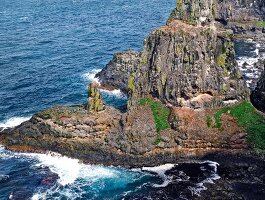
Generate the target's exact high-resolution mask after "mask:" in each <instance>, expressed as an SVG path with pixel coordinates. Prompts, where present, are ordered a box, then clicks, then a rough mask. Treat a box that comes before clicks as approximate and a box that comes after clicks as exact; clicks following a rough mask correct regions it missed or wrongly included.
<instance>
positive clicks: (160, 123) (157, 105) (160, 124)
mask: <svg viewBox="0 0 265 200" xmlns="http://www.w3.org/2000/svg"><path fill="white" fill-rule="evenodd" d="M139 105H142V106H144V105H149V106H150V108H151V110H152V112H153V115H154V120H155V124H156V130H157V132H158V133H160V132H161V131H162V130H165V129H167V128H170V125H169V123H168V117H169V114H170V110H169V108H167V107H166V106H165V105H163V104H162V103H161V102H158V101H155V100H153V99H151V98H143V99H141V100H140V101H139Z"/></svg>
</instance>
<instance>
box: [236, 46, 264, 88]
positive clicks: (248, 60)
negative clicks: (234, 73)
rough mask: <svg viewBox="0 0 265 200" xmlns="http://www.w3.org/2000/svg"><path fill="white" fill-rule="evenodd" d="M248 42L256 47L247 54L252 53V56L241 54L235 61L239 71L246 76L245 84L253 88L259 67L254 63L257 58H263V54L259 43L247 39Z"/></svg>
mask: <svg viewBox="0 0 265 200" xmlns="http://www.w3.org/2000/svg"><path fill="white" fill-rule="evenodd" d="M248 42H249V43H253V44H255V46H256V48H255V50H253V53H254V55H253V53H251V52H250V54H249V55H253V56H252V57H249V56H243V57H238V58H237V63H238V65H239V69H240V71H241V72H242V73H243V74H244V76H245V77H246V78H247V80H246V82H247V86H248V87H250V88H252V89H254V88H255V84H256V82H257V80H258V78H259V76H260V73H261V69H258V68H256V67H255V63H257V62H258V61H259V59H264V56H265V55H263V54H262V53H261V52H260V49H262V48H263V47H262V46H261V44H259V43H254V42H253V41H248Z"/></svg>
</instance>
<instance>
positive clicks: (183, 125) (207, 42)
mask: <svg viewBox="0 0 265 200" xmlns="http://www.w3.org/2000/svg"><path fill="white" fill-rule="evenodd" d="M189 2H190V3H191V4H190V3H189ZM206 2H208V3H209V4H207V3H206ZM214 2H215V1H210V0H209V1H203V0H201V1H179V2H178V5H177V9H178V13H179V14H178V15H177V18H176V19H175V18H171V19H170V20H168V23H167V25H165V26H163V27H160V28H158V29H156V30H154V31H152V32H151V33H150V34H149V36H148V37H147V38H146V40H145V42H144V48H143V52H141V53H137V52H133V51H128V52H124V53H117V54H115V55H114V57H113V60H112V61H110V63H109V64H107V66H106V67H105V68H104V69H103V70H102V71H101V72H100V73H99V74H97V77H98V78H99V80H100V82H101V86H100V87H105V88H111V89H112V88H119V89H121V90H122V91H124V92H125V93H126V94H127V95H128V97H129V100H128V110H127V112H125V113H121V112H120V111H119V110H116V109H114V108H111V107H108V106H104V103H103V101H102V98H101V95H100V93H99V90H98V87H99V85H97V84H95V83H91V84H90V85H89V87H88V102H87V104H86V106H78V107H57V108H51V109H48V110H46V111H43V112H40V113H37V114H36V115H34V116H33V117H32V119H31V120H29V121H27V122H25V123H23V124H21V125H20V126H18V127H15V128H13V129H8V130H4V131H3V132H0V141H1V143H3V144H5V145H6V146H7V147H8V148H11V149H14V150H22V151H23V150H33V151H36V150H44V151H45V150H52V151H56V152H59V153H62V154H64V155H68V156H71V157H76V158H79V159H82V160H84V161H88V162H90V163H104V164H108V165H110V164H111V165H123V166H142V165H145V164H149V165H157V164H160V163H165V162H172V161H175V160H176V159H180V158H190V157H193V158H194V157H195V158H201V157H202V156H204V155H206V154H208V153H209V152H227V151H229V152H230V151H243V152H248V151H249V150H250V148H251V147H255V148H257V149H261V150H263V149H264V148H265V144H264V143H265V142H264V140H263V135H262V134H263V133H264V131H265V121H264V118H263V116H261V115H259V114H258V113H257V112H256V111H255V109H254V108H253V106H252V105H251V104H250V103H249V102H247V100H248V98H249V92H248V89H247V88H246V84H245V81H244V80H243V78H242V76H241V74H240V72H239V69H238V66H237V63H236V61H235V52H234V42H233V33H232V32H231V30H226V29H224V27H220V26H216V25H215V22H216V19H215V17H214V16H216V14H215V12H217V11H218V12H220V10H215V9H214V8H218V7H216V6H217V4H214ZM179 4H181V5H179ZM180 8H181V9H180ZM191 8H192V9H193V10H194V11H196V12H195V13H196V14H192V15H191V16H192V17H194V18H193V20H194V22H195V23H189V21H188V19H189V18H190V15H189V14H190V9H191ZM184 11H185V12H184ZM213 11H214V12H213ZM201 17H202V18H201ZM198 22H200V23H198Z"/></svg>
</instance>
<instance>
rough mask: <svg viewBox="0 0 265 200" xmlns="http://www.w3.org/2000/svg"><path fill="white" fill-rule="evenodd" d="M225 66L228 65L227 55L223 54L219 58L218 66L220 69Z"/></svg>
mask: <svg viewBox="0 0 265 200" xmlns="http://www.w3.org/2000/svg"><path fill="white" fill-rule="evenodd" d="M225 64H226V53H223V54H221V55H220V56H219V57H218V58H217V65H218V66H219V67H222V68H225Z"/></svg>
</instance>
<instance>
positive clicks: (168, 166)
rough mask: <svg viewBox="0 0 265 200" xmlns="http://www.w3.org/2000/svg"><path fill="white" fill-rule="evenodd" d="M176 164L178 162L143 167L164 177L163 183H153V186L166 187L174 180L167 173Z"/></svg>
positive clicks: (144, 169) (143, 169)
mask: <svg viewBox="0 0 265 200" xmlns="http://www.w3.org/2000/svg"><path fill="white" fill-rule="evenodd" d="M175 166H176V164H165V165H160V166H155V167H143V168H142V171H148V172H152V173H156V174H158V175H159V176H160V177H161V178H162V179H163V183H162V184H153V187H166V186H167V185H168V184H169V183H170V182H171V181H172V178H173V177H172V176H167V175H166V174H165V173H166V172H167V171H168V170H171V169H172V168H174V167H175Z"/></svg>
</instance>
